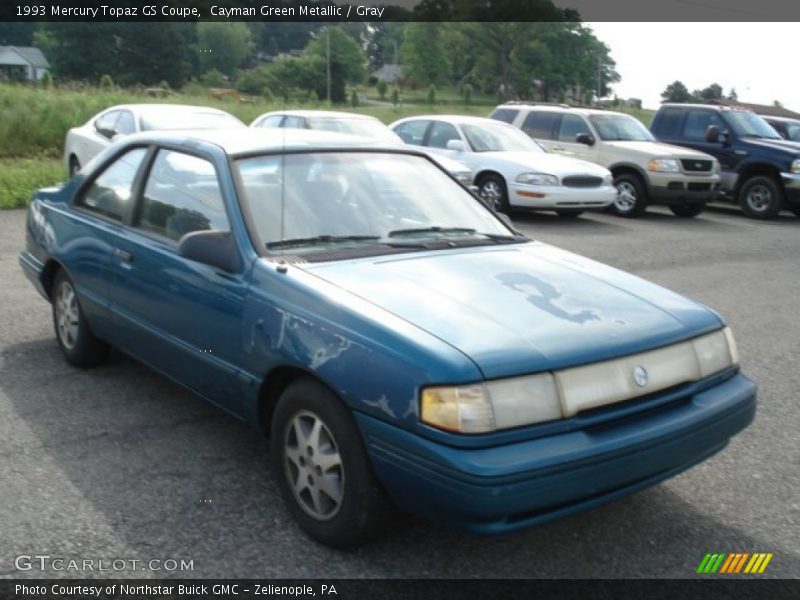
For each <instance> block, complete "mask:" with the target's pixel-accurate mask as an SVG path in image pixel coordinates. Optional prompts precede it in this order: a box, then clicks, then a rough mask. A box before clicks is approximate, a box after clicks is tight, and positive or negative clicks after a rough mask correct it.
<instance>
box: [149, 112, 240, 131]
mask: <svg viewBox="0 0 800 600" xmlns="http://www.w3.org/2000/svg"><path fill="white" fill-rule="evenodd" d="M244 126H245V125H244V123H242V122H241V121H240V120H239V119H237V118H236V117H234V116H233V115H229V114H227V113H218V112H208V111H186V112H180V111H175V110H170V111H167V112H164V113H152V114H145V115H142V130H143V131H151V130H161V129H224V128H226V127H244Z"/></svg>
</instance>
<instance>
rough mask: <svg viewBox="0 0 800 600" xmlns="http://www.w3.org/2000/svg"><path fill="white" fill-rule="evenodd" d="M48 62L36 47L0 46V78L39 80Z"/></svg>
mask: <svg viewBox="0 0 800 600" xmlns="http://www.w3.org/2000/svg"><path fill="white" fill-rule="evenodd" d="M49 68H50V63H48V62H47V59H46V58H45V57H44V54H42V51H41V50H39V49H38V48H33V47H30V46H26V47H25V46H0V78H2V77H5V78H8V79H17V80H20V79H21V80H27V81H39V80H40V79H41V78H42V77H43V76H44V74H45V73H46V72H47V70H48V69H49Z"/></svg>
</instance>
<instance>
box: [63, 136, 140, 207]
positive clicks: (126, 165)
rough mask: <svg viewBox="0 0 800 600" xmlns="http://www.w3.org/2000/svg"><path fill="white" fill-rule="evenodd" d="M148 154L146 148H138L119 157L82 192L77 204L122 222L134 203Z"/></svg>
mask: <svg viewBox="0 0 800 600" xmlns="http://www.w3.org/2000/svg"><path fill="white" fill-rule="evenodd" d="M145 154H147V149H146V148H136V149H135V150H130V151H129V152H126V153H125V154H123V155H122V156H120V157H119V158H117V159H116V160H115V161H114V162H112V163H111V164H110V165H108V166H107V167H106V168H105V169H104V170H103V172H102V173H100V175H98V176H97V177H96V178H95V180H94V181H93V182H92V183H91V184H90V185H89V187H88V188H87V189H86V191H85V192H83V193H82V194H81V196H80V197H79V198H78V201H77V205H78V206H80V207H82V208H85V209H86V210H88V211H91V212H94V213H97V214H100V215H103V216H104V217H107V218H109V219H114V220H115V221H122V219H123V217H124V215H125V213H126V212H127V210H128V206H129V205H130V202H131V195H132V192H133V182H134V180H135V179H136V174H137V172H138V171H139V166H140V165H141V164H142V160H143V159H144V157H145Z"/></svg>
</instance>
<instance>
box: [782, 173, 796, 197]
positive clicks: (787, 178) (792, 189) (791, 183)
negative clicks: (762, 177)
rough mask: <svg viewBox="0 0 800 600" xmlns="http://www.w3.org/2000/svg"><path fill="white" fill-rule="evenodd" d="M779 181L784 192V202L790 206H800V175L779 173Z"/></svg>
mask: <svg viewBox="0 0 800 600" xmlns="http://www.w3.org/2000/svg"><path fill="white" fill-rule="evenodd" d="M781 181H783V189H784V190H785V191H786V201H787V202H789V203H790V204H800V174H797V173H781Z"/></svg>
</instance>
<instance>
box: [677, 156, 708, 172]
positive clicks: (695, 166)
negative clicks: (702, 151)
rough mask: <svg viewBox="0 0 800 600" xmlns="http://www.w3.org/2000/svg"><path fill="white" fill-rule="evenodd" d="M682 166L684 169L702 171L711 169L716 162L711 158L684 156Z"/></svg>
mask: <svg viewBox="0 0 800 600" xmlns="http://www.w3.org/2000/svg"><path fill="white" fill-rule="evenodd" d="M681 166H682V167H683V170H684V171H691V172H693V173H701V172H706V171H710V170H711V168H712V167H713V166H714V162H713V161H710V160H703V159H696V158H682V159H681Z"/></svg>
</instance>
